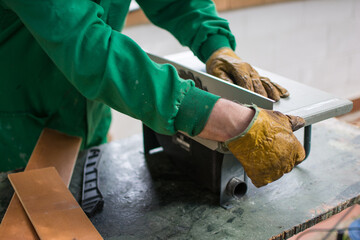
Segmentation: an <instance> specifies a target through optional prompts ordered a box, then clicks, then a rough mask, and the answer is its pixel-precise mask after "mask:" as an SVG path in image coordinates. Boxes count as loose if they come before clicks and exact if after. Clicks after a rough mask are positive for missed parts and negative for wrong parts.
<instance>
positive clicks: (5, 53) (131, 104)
mask: <svg viewBox="0 0 360 240" xmlns="http://www.w3.org/2000/svg"><path fill="white" fill-rule="evenodd" d="M138 3H139V5H140V6H141V8H142V9H143V10H144V12H145V13H146V15H147V17H148V18H149V19H150V20H151V21H152V22H153V23H154V24H156V25H158V26H160V27H162V28H165V29H167V30H168V31H170V32H171V33H172V34H173V35H174V36H175V37H176V38H177V39H178V40H179V42H180V43H181V44H182V45H185V46H189V47H190V49H191V50H192V51H193V52H194V54H195V55H197V56H198V57H199V58H200V60H202V61H206V59H207V58H208V57H209V56H210V55H211V53H212V52H213V51H215V50H217V49H218V48H220V47H232V48H233V49H234V48H235V41H234V37H233V35H232V34H231V32H230V30H229V27H228V22H227V21H226V20H224V19H221V18H219V17H218V16H217V14H216V11H215V7H214V4H213V3H212V1H211V0H192V1H191V0H138ZM129 5H130V0H101V1H90V0H31V1H29V0H0V171H7V170H11V169H15V168H21V167H24V166H25V165H26V163H27V161H28V159H29V157H30V154H31V152H32V150H33V148H34V145H35V144H36V140H37V138H38V137H39V134H40V132H41V131H42V129H43V128H44V127H48V128H53V129H57V130H59V131H62V132H64V133H67V134H70V135H75V136H80V137H82V138H83V145H82V148H87V147H90V146H93V145H98V144H101V143H104V142H105V141H106V134H107V131H108V128H109V125H110V121H111V114H110V108H109V107H111V108H113V109H115V110H117V111H120V112H122V113H125V114H127V115H129V116H131V117H134V118H136V119H140V120H141V121H143V123H144V124H146V125H147V126H149V127H150V128H152V129H153V130H155V131H157V132H159V133H163V134H174V133H175V132H176V131H178V130H181V131H185V132H187V133H188V134H190V135H197V134H199V133H200V132H201V130H202V129H203V127H204V126H205V123H206V121H207V119H208V117H209V114H210V112H211V110H212V107H213V105H214V104H215V102H216V101H217V99H218V98H219V97H218V96H215V95H213V94H210V93H207V92H205V91H202V90H199V89H197V88H195V86H194V83H193V81H190V80H183V79H181V78H179V77H178V75H177V73H176V70H175V69H174V68H173V67H172V66H170V65H159V64H156V63H154V62H152V61H151V60H150V59H149V58H148V57H147V55H146V54H145V52H144V51H143V50H142V49H141V48H140V47H139V46H138V45H137V44H136V43H135V42H134V41H132V40H131V39H130V38H128V37H127V36H125V35H123V34H121V33H120V32H119V31H120V30H121V28H122V26H123V24H124V20H125V17H126V14H127V12H128V8H129Z"/></svg>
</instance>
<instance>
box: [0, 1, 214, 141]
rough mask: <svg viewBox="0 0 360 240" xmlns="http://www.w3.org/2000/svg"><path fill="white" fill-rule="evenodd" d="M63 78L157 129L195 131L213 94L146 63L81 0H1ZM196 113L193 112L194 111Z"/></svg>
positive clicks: (172, 71)
mask: <svg viewBox="0 0 360 240" xmlns="http://www.w3.org/2000/svg"><path fill="white" fill-rule="evenodd" d="M3 2H4V3H5V4H6V5H7V6H8V7H9V8H10V9H12V10H13V11H14V12H15V13H16V14H17V15H18V16H19V18H20V20H21V21H22V22H23V24H24V25H25V26H26V28H27V29H28V30H29V31H30V32H31V34H32V35H33V36H34V37H35V39H36V40H37V42H38V43H39V45H40V46H41V47H42V48H43V50H44V51H45V52H46V53H47V55H48V56H49V57H50V59H51V60H52V61H53V62H54V63H55V65H56V66H57V67H58V68H59V69H60V71H61V72H62V73H63V74H64V75H65V76H66V78H67V79H68V81H69V82H70V83H71V84H72V85H73V86H74V87H75V88H76V89H77V90H78V91H79V92H80V93H81V94H82V95H84V96H85V97H86V98H88V99H92V100H96V101H100V102H103V103H105V104H107V105H109V106H110V107H112V108H114V109H115V110H118V111H120V112H123V113H125V114H127V115H129V116H132V117H134V118H137V119H140V120H142V121H143V122H144V123H145V124H146V125H147V126H149V127H150V128H152V129H154V130H155V131H157V132H159V133H163V134H173V133H175V132H176V131H177V130H181V131H185V132H187V133H188V134H190V135H197V134H198V133H200V131H201V130H202V129H203V127H204V125H205V123H206V121H207V119H208V117H209V114H210V112H211V109H212V107H213V105H214V104H215V102H216V101H217V99H218V98H219V97H218V96H215V95H212V94H210V93H207V92H204V91H201V90H199V89H197V88H195V86H194V83H193V81H188V80H182V79H180V78H179V77H178V75H177V73H176V70H175V68H174V67H172V66H170V65H159V64H156V63H154V62H152V61H151V60H150V59H149V58H148V56H147V55H146V53H145V52H144V51H143V50H142V49H141V48H140V47H139V46H138V45H137V44H136V43H135V42H134V41H132V40H131V39H130V38H128V37H127V36H125V35H123V34H121V33H120V32H117V31H114V30H112V29H111V27H109V26H108V25H106V24H105V23H104V22H103V21H102V20H101V19H100V18H101V16H102V14H103V9H102V8H101V7H100V6H99V5H97V4H96V3H93V2H92V1H83V0H71V1H69V0H32V1H29V0H3ZM195 113H196V115H194V114H195Z"/></svg>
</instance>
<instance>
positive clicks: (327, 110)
mask: <svg viewBox="0 0 360 240" xmlns="http://www.w3.org/2000/svg"><path fill="white" fill-rule="evenodd" d="M166 58H167V59H169V60H171V61H173V62H176V63H178V64H181V65H183V66H185V67H187V68H189V69H194V70H196V71H201V72H205V65H204V64H203V63H202V62H201V61H200V60H198V59H197V58H196V57H195V56H194V54H193V53H191V52H190V51H188V52H181V53H177V54H173V55H169V56H166ZM255 68H256V67H255ZM256 70H257V71H258V72H259V74H260V75H262V76H266V77H268V78H270V79H271V81H273V82H276V83H278V84H280V85H281V86H283V87H285V88H286V89H287V90H288V91H289V92H290V96H289V97H288V98H282V99H280V101H278V102H276V103H273V108H272V109H273V110H277V111H280V112H282V113H285V114H292V115H297V116H300V117H303V118H304V119H305V120H306V125H311V124H314V123H317V122H320V121H323V120H325V119H328V118H332V117H336V116H339V115H341V114H344V113H347V112H349V111H350V110H351V108H352V102H351V101H349V100H347V99H342V98H338V97H336V96H333V95H332V94H329V93H326V92H324V91H321V90H319V89H316V88H313V87H310V86H307V85H305V84H302V83H299V82H296V81H294V80H291V79H288V78H285V77H283V76H280V75H278V74H274V73H271V72H269V71H266V70H263V69H260V68H256ZM213 80H214V81H221V80H220V79H218V78H215V77H214V78H213ZM236 87H238V86H236ZM210 92H211V91H210ZM240 94H241V92H240ZM222 97H224V98H228V99H230V100H232V99H233V98H234V97H233V96H231V93H228V95H227V94H224V95H223V96H222ZM253 97H254V98H259V95H258V94H254V93H253ZM259 106H261V105H259ZM261 107H263V108H267V109H271V108H268V107H266V106H261Z"/></svg>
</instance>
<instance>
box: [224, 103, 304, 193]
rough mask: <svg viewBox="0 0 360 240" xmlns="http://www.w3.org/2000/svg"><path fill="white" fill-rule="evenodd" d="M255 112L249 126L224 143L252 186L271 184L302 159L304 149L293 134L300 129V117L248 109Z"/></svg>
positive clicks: (301, 120) (301, 119) (302, 121)
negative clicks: (241, 166) (240, 165)
mask: <svg viewBox="0 0 360 240" xmlns="http://www.w3.org/2000/svg"><path fill="white" fill-rule="evenodd" d="M252 108H254V109H255V110H256V113H255V116H254V118H253V120H252V121H251V123H250V125H249V126H248V127H247V128H246V130H245V131H244V132H243V133H241V134H240V135H238V136H236V137H234V138H231V139H229V140H227V141H226V142H225V145H226V146H227V148H228V149H229V150H230V151H231V152H232V153H233V155H234V156H235V157H236V158H237V159H238V160H239V161H240V163H241V164H242V165H243V167H244V170H245V172H246V174H247V175H248V176H249V178H250V179H251V181H252V182H253V184H254V185H255V186H256V187H262V186H265V185H267V184H268V183H271V182H273V181H275V180H277V179H279V178H280V177H281V176H283V175H284V174H285V173H288V172H290V171H291V170H292V169H293V168H294V166H295V165H297V164H299V163H300V162H302V161H303V160H304V158H305V150H304V148H303V147H302V145H301V143H300V142H299V141H298V140H297V138H296V137H295V135H294V134H293V131H296V130H297V129H299V128H301V127H303V126H304V125H305V120H304V119H303V118H301V117H295V116H288V115H284V114H282V113H280V112H277V111H270V110H265V109H261V108H258V107H256V106H252Z"/></svg>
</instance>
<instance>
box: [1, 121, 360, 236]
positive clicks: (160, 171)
mask: <svg viewBox="0 0 360 240" xmlns="http://www.w3.org/2000/svg"><path fill="white" fill-rule="evenodd" d="M100 148H101V150H102V151H103V155H102V159H101V162H100V166H99V169H100V172H99V175H100V188H101V191H102V193H103V196H104V200H105V205H104V208H103V210H102V211H101V212H99V213H97V214H96V215H95V216H94V217H92V218H91V221H92V222H93V224H94V225H95V227H96V228H97V229H98V231H99V232H100V234H101V235H102V236H103V237H104V239H124V240H125V239H126V240H129V239H130V240H131V239H252V240H256V239H261V240H262V239H269V238H273V239H285V238H287V237H290V236H292V235H294V234H295V233H297V232H300V231H301V230H304V229H306V228H308V227H311V226H313V225H314V224H316V223H318V222H320V221H322V220H324V219H326V218H328V217H330V216H332V215H334V214H336V213H338V212H340V211H342V210H343V209H345V208H346V207H349V206H351V205H353V204H355V203H360V129H359V128H356V127H354V126H351V125H348V124H346V123H343V122H340V121H338V120H336V119H330V120H326V121H323V122H321V123H317V124H314V125H313V137H312V152H311V154H310V156H309V157H308V159H307V160H305V162H303V163H301V164H300V165H299V166H298V167H296V168H295V169H294V170H293V171H292V172H291V173H289V174H286V175H285V176H284V177H283V178H281V179H280V180H278V181H276V182H274V183H271V184H269V185H267V186H265V187H262V188H259V189H258V188H256V187H254V186H253V185H252V184H250V183H249V189H248V192H247V194H246V195H245V196H244V197H243V198H241V199H239V200H236V201H235V202H234V203H233V208H232V209H229V210H225V209H223V208H221V207H220V206H219V196H218V195H216V194H214V193H212V192H210V191H208V190H207V189H205V188H203V187H202V186H199V185H197V184H196V183H195V182H194V181H192V180H191V178H189V177H188V176H187V175H186V174H185V173H183V172H180V171H179V170H178V169H176V168H175V167H174V164H173V163H172V162H171V160H170V159H169V158H167V156H165V155H164V154H163V153H162V152H158V153H155V154H153V155H151V156H149V157H148V158H147V160H145V157H144V154H143V144H142V136H141V135H134V136H133V137H130V138H127V139H124V140H121V141H114V142H110V143H107V144H104V145H102V146H100ZM84 160H85V152H81V153H80V154H79V158H78V161H77V164H76V167H75V171H74V174H73V178H72V182H71V185H70V190H71V192H72V193H73V194H74V196H75V197H76V198H77V199H80V194H81V184H82V168H83V163H84ZM0 193H1V194H0V220H1V219H2V217H3V215H4V213H5V211H6V208H7V206H8V204H9V202H10V198H11V196H12V194H13V189H12V187H11V185H10V183H9V181H8V179H7V174H6V173H0Z"/></svg>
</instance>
